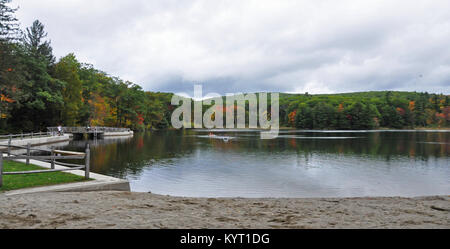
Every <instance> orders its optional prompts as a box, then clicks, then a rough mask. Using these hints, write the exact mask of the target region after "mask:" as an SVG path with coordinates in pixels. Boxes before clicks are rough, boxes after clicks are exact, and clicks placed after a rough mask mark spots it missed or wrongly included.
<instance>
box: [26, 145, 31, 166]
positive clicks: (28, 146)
mask: <svg viewBox="0 0 450 249" xmlns="http://www.w3.org/2000/svg"><path fill="white" fill-rule="evenodd" d="M30 148H31V143H28V144H27V160H26V161H27V165H28V164H30V155H31V154H30V152H31V151H30Z"/></svg>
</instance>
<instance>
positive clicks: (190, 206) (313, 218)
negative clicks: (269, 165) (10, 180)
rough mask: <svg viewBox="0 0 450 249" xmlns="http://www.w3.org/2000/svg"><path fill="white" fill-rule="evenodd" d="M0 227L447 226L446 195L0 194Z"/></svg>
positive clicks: (448, 207)
mask: <svg viewBox="0 0 450 249" xmlns="http://www.w3.org/2000/svg"><path fill="white" fill-rule="evenodd" d="M0 228H75V229H78V228H83V229H84V228H187V229H190V228H263V229H264V228H275V229H278V228H447V229H448V228H450V196H433V197H419V198H399V197H392V198H391V197H380V198H378V197H377V198H316V199H292V198H287V199H266V198H263V199H243V198H183V197H170V196H161V195H155V194H149V193H130V192H85V193H37V194H28V195H20V196H9V197H7V196H4V195H0Z"/></svg>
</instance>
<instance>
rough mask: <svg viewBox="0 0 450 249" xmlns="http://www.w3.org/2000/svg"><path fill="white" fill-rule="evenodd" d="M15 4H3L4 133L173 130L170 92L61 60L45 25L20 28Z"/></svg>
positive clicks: (0, 100)
mask: <svg viewBox="0 0 450 249" xmlns="http://www.w3.org/2000/svg"><path fill="white" fill-rule="evenodd" d="M10 2H11V0H0V133H6V132H20V131H24V132H25V131H38V130H45V129H46V127H48V126H55V125H58V124H61V125H64V126H87V125H91V126H114V127H129V128H132V129H135V130H142V129H148V128H155V129H163V128H167V127H168V126H169V121H170V115H171V112H170V108H171V106H170V100H171V97H172V94H169V93H156V92H145V91H143V89H142V88H141V87H140V86H138V85H136V84H133V83H131V82H128V81H124V80H122V79H120V78H118V77H113V76H110V75H108V74H107V73H105V72H102V71H100V70H98V69H95V68H94V67H93V65H90V64H86V63H81V62H79V61H78V60H77V58H76V56H75V55H74V54H72V53H71V54H68V55H66V56H64V57H62V58H60V59H58V60H56V58H55V56H54V55H53V49H52V47H51V42H50V41H49V40H48V38H47V33H46V32H45V28H44V25H43V24H42V23H41V22H40V21H38V20H36V21H35V22H34V23H33V24H32V25H31V26H30V27H28V28H26V29H25V30H20V29H19V24H18V20H17V18H16V17H15V15H14V13H15V11H17V9H15V8H12V7H10V6H9V4H10Z"/></svg>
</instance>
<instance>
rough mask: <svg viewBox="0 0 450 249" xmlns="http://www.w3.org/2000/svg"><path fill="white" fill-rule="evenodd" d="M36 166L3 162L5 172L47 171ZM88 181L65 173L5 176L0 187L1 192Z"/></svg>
mask: <svg viewBox="0 0 450 249" xmlns="http://www.w3.org/2000/svg"><path fill="white" fill-rule="evenodd" d="M45 169H46V168H42V167H39V166H36V165H31V164H30V165H26V164H25V163H20V162H14V161H5V160H4V161H3V172H15V171H30V170H45ZM83 181H86V179H85V178H84V177H83V176H77V175H74V174H70V173H65V172H51V173H39V174H25V175H4V176H3V186H2V187H0V192H3V191H9V190H15V189H22V188H31V187H40V186H49V185H56V184H62V183H73V182H83Z"/></svg>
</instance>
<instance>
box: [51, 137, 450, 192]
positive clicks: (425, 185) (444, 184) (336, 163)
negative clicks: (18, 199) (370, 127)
mask: <svg viewBox="0 0 450 249" xmlns="http://www.w3.org/2000/svg"><path fill="white" fill-rule="evenodd" d="M210 132H211V131H210V130H180V131H156V132H147V133H135V135H134V136H133V137H131V138H130V137H128V138H106V139H103V140H90V141H86V140H84V141H83V140H78V141H77V140H75V141H71V142H70V143H69V145H67V146H63V147H62V148H61V147H60V148H59V149H66V150H76V151H83V149H84V148H85V146H86V143H89V144H90V146H91V151H92V157H91V167H92V171H93V172H96V173H101V174H106V175H110V176H114V177H119V178H123V179H128V180H129V181H130V184H131V189H132V191H135V192H152V193H156V194H164V195H173V196H187V197H362V196H405V197H410V196H424V195H448V194H450V158H449V155H450V132H449V131H424V130H417V131H404V130H399V131H307V130H282V131H280V135H279V137H278V138H277V139H273V140H261V139H260V131H258V130H213V136H211V134H210Z"/></svg>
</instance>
